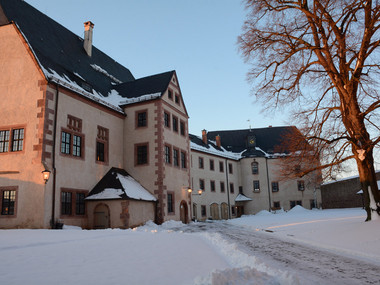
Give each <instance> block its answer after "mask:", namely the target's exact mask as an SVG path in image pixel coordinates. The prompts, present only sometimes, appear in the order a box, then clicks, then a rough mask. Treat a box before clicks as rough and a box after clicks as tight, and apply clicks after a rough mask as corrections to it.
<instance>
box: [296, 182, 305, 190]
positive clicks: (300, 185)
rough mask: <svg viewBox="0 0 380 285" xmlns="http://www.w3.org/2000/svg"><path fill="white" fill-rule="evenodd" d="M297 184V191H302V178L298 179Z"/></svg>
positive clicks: (303, 184)
mask: <svg viewBox="0 0 380 285" xmlns="http://www.w3.org/2000/svg"><path fill="white" fill-rule="evenodd" d="M297 185H298V191H304V190H305V182H304V181H303V180H298V181H297Z"/></svg>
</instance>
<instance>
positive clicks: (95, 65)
mask: <svg viewBox="0 0 380 285" xmlns="http://www.w3.org/2000/svg"><path fill="white" fill-rule="evenodd" d="M90 66H91V67H92V68H93V69H94V70H96V71H98V72H100V73H102V74H104V75H105V76H107V77H108V78H110V79H111V80H113V81H114V82H116V83H119V84H120V83H123V82H122V81H120V80H119V79H117V78H116V77H115V76H113V75H111V74H109V73H108V72H107V71H106V70H104V69H103V68H101V67H100V66H99V65H97V64H90Z"/></svg>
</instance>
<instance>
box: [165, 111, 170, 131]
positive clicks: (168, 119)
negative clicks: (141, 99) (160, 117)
mask: <svg viewBox="0 0 380 285" xmlns="http://www.w3.org/2000/svg"><path fill="white" fill-rule="evenodd" d="M164 124H165V127H167V128H170V115H169V114H168V113H166V112H164Z"/></svg>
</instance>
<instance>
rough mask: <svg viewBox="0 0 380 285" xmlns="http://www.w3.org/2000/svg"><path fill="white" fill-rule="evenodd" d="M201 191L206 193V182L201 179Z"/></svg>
mask: <svg viewBox="0 0 380 285" xmlns="http://www.w3.org/2000/svg"><path fill="white" fill-rule="evenodd" d="M199 189H201V190H202V191H205V181H204V180H203V179H199Z"/></svg>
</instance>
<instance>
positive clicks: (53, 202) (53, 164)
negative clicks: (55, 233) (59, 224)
mask: <svg viewBox="0 0 380 285" xmlns="http://www.w3.org/2000/svg"><path fill="white" fill-rule="evenodd" d="M58 83H59V80H58V82H57V83H56V91H57V92H56V99H55V107H54V108H55V109H54V128H53V150H52V152H53V155H52V167H53V198H52V210H51V228H52V229H55V228H56V224H55V194H56V180H57V169H56V168H55V144H56V135H57V117H58V114H57V113H58V93H59V88H58Z"/></svg>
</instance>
